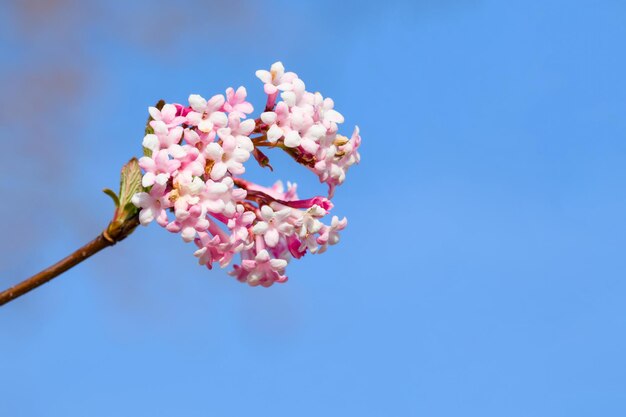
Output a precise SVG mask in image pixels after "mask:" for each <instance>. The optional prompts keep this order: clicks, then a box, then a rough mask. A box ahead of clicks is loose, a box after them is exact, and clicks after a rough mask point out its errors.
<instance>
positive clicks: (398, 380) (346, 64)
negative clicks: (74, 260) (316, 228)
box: [0, 0, 626, 417]
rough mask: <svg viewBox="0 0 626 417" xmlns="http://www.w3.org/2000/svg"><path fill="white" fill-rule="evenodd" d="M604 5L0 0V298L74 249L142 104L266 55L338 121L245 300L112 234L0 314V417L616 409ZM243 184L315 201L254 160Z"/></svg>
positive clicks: (625, 67) (608, 39)
mask: <svg viewBox="0 0 626 417" xmlns="http://www.w3.org/2000/svg"><path fill="white" fill-rule="evenodd" d="M624 22H626V5H625V4H624V3H623V2H620V1H616V0H614V1H611V0H605V1H593V2H592V1H582V0H580V1H556V0H551V1H544V2H528V1H526V2H522V1H508V2H500V1H488V0H440V1H435V0H417V1H410V2H409V1H405V2H402V1H393V0H391V1H386V2H363V1H345V2H337V1H329V0H318V1H315V2H312V1H311V2H309V1H301V2H288V1H270V2H263V3H261V2H250V1H245V0H230V1H199V0H198V1H191V0H185V1H180V2H174V1H169V2H154V1H152V2H149V1H138V2H132V4H128V3H125V2H121V1H80V0H46V1H44V0H15V1H9V0H5V1H2V2H1V3H0V56H1V62H2V65H1V66H0V91H1V94H0V126H1V129H0V144H1V145H2V151H3V152H2V159H1V160H2V163H1V164H0V175H1V179H0V195H2V196H3V199H2V202H1V203H0V218H1V219H2V220H3V222H2V233H1V238H0V285H1V286H2V287H3V289H4V287H9V286H11V285H13V284H14V283H17V282H18V281H20V280H21V279H23V278H25V277H27V276H29V275H31V274H32V273H35V272H37V271H39V270H40V269H42V268H43V267H46V266H48V265H49V264H51V263H53V262H55V261H56V260H58V259H60V258H61V257H63V256H65V255H66V254H68V253H69V252H71V251H72V250H74V249H75V248H77V247H78V246H80V245H82V244H83V243H85V242H87V241H88V240H90V239H92V238H93V237H95V236H96V235H97V234H98V233H99V232H100V231H101V230H102V229H103V228H104V227H105V226H106V224H107V222H108V220H109V218H110V217H111V214H112V210H113V207H112V203H111V201H110V199H109V198H108V197H107V196H105V195H104V194H103V193H102V192H101V189H102V188H104V187H111V188H114V189H117V185H118V181H119V169H120V167H121V166H122V164H123V163H125V162H126V161H127V160H128V159H129V158H130V157H132V156H133V155H139V154H141V139H142V136H143V128H144V124H145V120H146V117H147V107H148V106H149V105H153V104H154V103H156V101H158V100H159V99H161V98H163V99H165V100H167V101H170V102H184V101H185V100H186V98H187V97H188V95H189V94H190V93H199V94H202V95H204V96H205V97H206V96H211V95H213V94H217V93H222V92H223V91H224V90H225V89H226V87H229V86H233V87H235V88H236V87H238V86H239V85H244V86H246V87H247V88H248V92H249V97H250V99H251V101H252V103H253V104H254V105H255V107H256V108H257V109H260V108H261V107H262V105H263V104H264V96H263V93H262V85H261V83H260V81H258V80H257V79H256V78H255V76H254V72H255V70H257V69H261V68H264V69H267V68H269V66H270V65H271V64H272V63H273V62H275V61H277V60H281V61H283V62H284V64H285V66H286V67H287V69H288V70H292V71H295V72H297V73H298V74H299V75H300V77H301V78H303V79H304V81H305V82H306V83H307V86H308V87H309V89H311V90H313V91H316V90H319V91H321V92H322V93H323V94H324V95H326V96H330V97H332V98H334V100H335V102H336V107H337V109H338V110H339V111H340V112H342V113H343V114H344V115H345V116H346V124H345V125H344V127H343V132H344V133H346V134H348V135H349V134H350V133H351V132H352V127H353V125H355V124H358V125H359V126H360V128H361V132H362V136H363V147H362V152H361V153H362V164H361V165H360V166H358V167H355V168H353V169H352V170H351V171H350V172H349V175H348V179H347V181H346V183H345V184H344V185H343V186H342V187H341V188H339V189H338V191H337V193H336V198H335V209H334V212H335V214H337V215H340V216H344V215H345V216H347V217H348V219H349V227H348V229H347V230H346V231H345V232H344V234H343V235H342V242H341V243H340V244H339V245H338V246H335V247H332V248H330V249H331V250H329V251H328V252H327V253H326V254H324V255H322V256H307V257H305V259H303V260H301V261H299V262H293V263H292V264H291V265H290V266H289V269H288V272H289V276H290V281H289V282H288V283H287V284H285V285H276V286H274V287H272V288H270V289H264V288H249V287H247V286H245V285H242V284H239V283H237V282H236V281H235V280H234V279H233V278H231V277H229V276H228V275H227V274H226V271H225V270H219V269H217V270H213V271H208V270H206V269H205V268H203V267H199V266H198V265H197V264H196V259H195V258H194V257H193V256H192V253H193V251H194V247H192V246H191V245H189V244H185V243H183V242H182V240H181V239H180V238H179V237H177V236H175V235H172V234H169V233H167V232H165V231H164V230H162V229H161V228H159V227H157V226H156V225H154V224H153V225H150V226H149V227H147V228H140V229H138V230H137V231H136V233H135V234H133V235H132V236H131V237H130V238H129V239H128V240H126V241H124V242H122V243H120V244H119V245H118V246H116V247H114V248H111V249H107V250H105V251H104V252H102V253H100V254H98V255H96V256H95V257H94V258H92V259H90V260H88V261H87V262H85V263H83V264H81V265H80V266H78V267H76V268H74V269H72V270H71V271H69V272H67V273H66V274H64V275H63V276H61V277H60V278H57V279H56V280H55V281H53V282H52V283H49V284H47V285H45V286H44V287H42V288H40V289H37V290H36V291H34V292H33V293H31V294H28V295H27V296H24V297H23V298H21V299H19V300H17V301H15V302H13V303H11V304H9V305H7V306H5V307H4V308H2V309H1V311H0V403H1V404H2V412H1V414H2V415H3V416H7V417H9V416H10V417H21V416H28V417H30V416H63V417H69V416H90V417H98V416H207V415H219V416H242V415H251V414H254V415H259V416H265V415H271V416H345V415H348V416H351V415H355V416H418V415H419V416H454V417H456V416H481V417H486V416H498V417H499V416H507V417H515V416H520V417H522V416H568V417H571V416H600V415H602V416H620V415H626V356H625V355H624V351H625V349H626V303H625V302H624V299H625V298H626V280H625V279H624V278H625V275H626V256H625V255H624V253H625V251H626V118H625V117H624V115H625V114H626V83H625V81H624V74H626V56H625V53H624V43H625V41H626V24H625V23H624ZM270 158H271V161H272V163H273V165H274V167H275V168H276V170H275V173H273V174H272V173H269V172H264V171H261V170H260V169H255V168H252V166H253V165H254V163H250V164H249V166H250V167H251V168H250V173H249V175H250V176H251V177H252V178H254V179H256V180H257V181H259V182H263V183H267V184H271V183H272V182H273V181H275V180H276V179H279V178H282V179H285V180H292V181H296V182H297V183H298V184H299V192H300V195H301V196H308V195H314V194H320V193H323V192H324V191H325V188H324V187H323V186H322V185H320V184H319V183H318V182H317V179H316V178H315V177H314V176H313V175H312V174H310V173H309V172H308V171H306V170H305V169H302V168H300V167H298V166H296V165H294V164H293V163H292V162H291V161H290V160H289V159H288V158H286V157H284V156H283V155H280V154H278V153H276V152H274V153H272V154H270Z"/></svg>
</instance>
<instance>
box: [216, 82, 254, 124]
mask: <svg viewBox="0 0 626 417" xmlns="http://www.w3.org/2000/svg"><path fill="white" fill-rule="evenodd" d="M246 95H247V92H246V89H245V88H244V87H239V88H238V89H237V91H235V90H234V89H232V88H231V87H228V88H227V89H226V102H225V103H224V106H223V107H222V111H225V112H228V113H230V114H233V115H236V116H237V117H240V118H242V119H245V118H246V114H250V113H252V112H253V111H254V108H253V107H252V104H250V103H248V102H247V101H246Z"/></svg>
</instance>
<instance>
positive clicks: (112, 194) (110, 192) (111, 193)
mask: <svg viewBox="0 0 626 417" xmlns="http://www.w3.org/2000/svg"><path fill="white" fill-rule="evenodd" d="M102 192H103V193H105V194H106V195H108V196H109V197H111V198H112V199H113V202H114V203H115V207H119V206H120V199H119V198H117V194H115V191H113V190H111V189H110V188H105V189H103V190H102Z"/></svg>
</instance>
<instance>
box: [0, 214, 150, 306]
mask: <svg viewBox="0 0 626 417" xmlns="http://www.w3.org/2000/svg"><path fill="white" fill-rule="evenodd" d="M138 225H139V216H138V215H137V214H135V215H134V216H132V217H130V218H128V219H127V220H125V221H122V222H120V221H117V222H111V224H109V227H107V229H105V230H104V231H103V232H102V233H101V234H100V235H99V236H98V237H97V238H95V239H94V240H92V241H91V242H89V243H87V244H86V245H85V246H83V247H82V248H79V249H78V250H76V251H75V252H74V253H72V254H71V255H69V256H67V257H66V258H63V259H61V260H60V261H59V262H57V263H55V264H54V265H52V266H49V267H48V268H46V269H44V270H43V271H41V272H39V273H37V274H35V275H33V276H32V277H30V278H28V279H26V280H24V281H22V282H20V283H19V284H17V285H15V286H14V287H12V288H9V289H8V290H5V291H3V292H1V293H0V306H2V305H4V304H6V303H8V302H9V301H12V300H15V299H16V298H18V297H20V296H22V295H24V294H26V293H27V292H29V291H31V290H34V289H35V288H37V287H39V286H40V285H43V284H45V283H46V282H48V281H50V280H51V279H53V278H55V277H57V276H59V275H60V274H62V273H63V272H65V271H67V270H68V269H70V268H72V267H73V266H76V265H78V264H79V263H81V262H82V261H84V260H85V259H87V258H89V257H90V256H92V255H95V254H96V253H98V252H100V251H101V250H102V249H104V248H106V247H109V246H113V245H115V244H116V243H117V242H119V241H121V240H124V239H125V238H126V237H127V236H128V235H130V234H131V233H132V232H133V230H135V228H136V227H137V226H138Z"/></svg>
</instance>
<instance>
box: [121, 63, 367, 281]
mask: <svg viewBox="0 0 626 417" xmlns="http://www.w3.org/2000/svg"><path fill="white" fill-rule="evenodd" d="M256 75H257V77H258V78H259V79H261V81H263V83H264V84H265V85H264V90H265V93H266V94H267V102H266V105H265V111H264V112H263V113H262V114H261V115H260V117H259V118H258V119H252V118H248V115H249V114H251V113H252V112H253V107H252V104H250V103H249V102H248V101H246V95H247V93H246V89H245V88H244V87H239V88H238V89H237V90H235V89H233V88H228V89H227V90H226V95H225V96H224V95H221V94H218V95H215V96H213V97H211V98H210V99H209V100H206V99H205V98H203V97H201V96H199V95H195V94H193V95H191V96H189V104H188V105H181V104H164V103H163V102H161V103H160V104H159V105H157V107H150V108H149V113H150V120H149V122H148V126H147V129H146V135H145V137H144V139H143V147H144V153H145V156H144V157H143V158H141V159H140V160H139V165H140V167H141V168H142V169H143V171H144V174H143V177H142V185H143V187H144V191H143V192H140V193H138V194H135V195H134V196H133V199H132V202H133V204H135V205H136V206H137V207H139V208H140V209H141V211H140V213H139V220H140V222H141V224H143V225H147V224H149V223H150V222H152V221H153V220H156V222H157V223H158V224H159V225H161V226H163V227H165V228H166V229H167V230H169V231H170V232H173V233H180V235H181V237H182V238H183V240H184V241H187V242H194V243H195V244H196V245H197V247H198V249H197V250H196V251H195V256H196V257H197V258H198V260H199V263H200V264H202V265H206V266H207V267H208V268H209V269H210V268H212V266H213V264H214V263H217V264H219V265H220V266H221V267H225V266H227V265H228V264H229V263H230V262H231V261H232V259H233V257H234V256H235V255H236V254H239V255H240V257H241V263H240V264H238V265H234V270H233V271H232V272H231V275H233V276H235V277H236V278H237V279H238V280H239V281H241V282H247V283H248V284H250V285H253V286H256V285H262V286H265V287H268V286H270V285H272V284H273V283H274V282H285V281H286V280H287V276H286V275H285V267H286V266H287V263H288V262H289V260H290V259H292V258H301V257H302V256H304V255H305V254H306V253H307V252H310V253H322V252H324V251H325V250H326V248H327V247H328V245H333V244H335V243H337V242H338V241H339V231H340V230H342V229H344V228H345V227H346V224H347V220H346V219H345V218H344V219H343V220H339V218H338V217H336V216H333V217H332V219H331V220H330V224H325V223H323V222H322V218H323V217H325V216H326V215H328V214H329V212H330V210H331V209H332V207H333V204H332V203H331V201H330V198H331V197H332V195H333V193H334V190H335V188H336V187H337V185H339V184H341V183H343V181H344V180H345V175H346V171H347V170H348V168H349V167H350V166H352V165H353V164H355V163H358V162H359V153H358V148H359V145H360V142H361V138H360V136H359V130H358V128H355V130H354V133H353V134H352V137H351V138H350V139H348V138H347V137H345V136H341V135H339V134H338V133H337V131H338V124H341V123H342V122H343V120H344V119H343V116H342V115H341V114H340V113H339V112H337V111H336V110H334V108H333V107H334V102H333V101H332V99H330V98H324V97H322V95H321V94H320V93H311V92H308V91H306V89H305V85H304V82H302V80H300V79H299V78H298V76H297V75H296V74H294V73H293V72H285V69H284V67H283V65H282V64H281V63H280V62H277V63H275V64H273V65H272V67H271V69H270V71H265V70H259V71H257V73H256ZM263 147H266V148H279V149H282V150H284V151H285V152H287V153H288V154H289V155H291V156H292V157H293V158H294V160H295V161H297V162H298V163H300V164H302V165H305V166H306V167H308V168H309V169H310V170H312V171H313V172H314V173H315V174H317V175H318V176H319V178H320V181H321V182H324V183H326V184H327V185H328V187H329V193H328V197H324V196H317V197H313V198H309V199H299V198H298V196H297V194H296V185H295V184H291V183H287V187H286V188H285V187H283V185H282V183H280V182H278V183H276V184H274V185H273V186H272V187H263V186H260V185H257V184H255V183H252V182H249V181H247V180H244V179H243V178H242V177H241V176H242V175H243V174H244V173H245V166H244V164H245V163H246V162H247V161H248V160H249V159H250V157H253V158H254V159H256V161H257V162H258V163H259V164H260V165H262V166H267V165H269V163H268V158H267V156H266V155H265V154H264V153H263V152H261V150H260V148H263Z"/></svg>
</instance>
